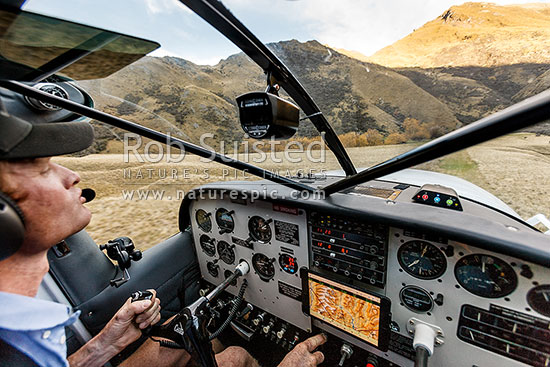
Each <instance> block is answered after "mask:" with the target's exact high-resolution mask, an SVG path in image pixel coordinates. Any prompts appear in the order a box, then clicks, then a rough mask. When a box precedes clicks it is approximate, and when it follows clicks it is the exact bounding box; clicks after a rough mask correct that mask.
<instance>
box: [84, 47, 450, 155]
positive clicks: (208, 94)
mask: <svg viewBox="0 0 550 367" xmlns="http://www.w3.org/2000/svg"><path fill="white" fill-rule="evenodd" d="M270 47H271V48H272V49H273V50H274V51H275V53H276V54H277V55H279V56H280V57H281V59H282V60H283V61H284V62H285V63H286V64H287V65H289V66H290V68H291V70H292V71H293V72H294V73H295V75H297V76H298V78H299V80H300V81H301V82H302V83H303V84H304V85H305V86H306V89H308V91H310V93H311V94H312V96H313V98H314V99H315V101H316V102H317V103H318V105H319V106H320V108H321V110H322V111H323V113H324V114H325V115H326V116H327V119H328V120H329V122H330V123H331V124H332V125H333V126H334V128H335V130H336V131H337V132H338V133H339V134H341V133H347V132H358V133H363V132H365V131H366V130H368V129H370V128H374V129H377V130H379V131H380V132H382V133H383V134H385V135H387V134H389V133H391V132H395V131H399V130H400V128H401V123H402V122H403V120H404V119H405V118H407V117H411V118H415V119H417V120H419V121H422V122H436V121H438V122H441V124H443V125H446V126H449V127H452V128H454V127H456V126H457V124H459V122H458V120H457V119H456V117H455V115H454V113H453V112H452V111H451V109H449V108H448V107H447V106H446V105H445V104H444V103H442V102H441V101H439V100H438V99H437V98H436V97H434V96H433V95H431V94H430V93H428V92H426V91H424V90H423V89H421V88H420V87H419V86H417V85H416V84H415V83H413V82H412V81H411V80H410V79H408V78H407V77H405V76H403V75H401V74H399V73H397V72H395V71H393V70H391V69H388V68H385V67H382V66H379V65H374V64H368V63H363V62H361V61H358V60H356V59H353V58H350V57H347V56H345V55H342V54H340V53H338V52H335V51H331V50H330V49H329V48H327V47H325V46H323V45H321V44H320V43H318V42H316V41H310V42H306V43H300V42H298V41H294V40H293V41H287V42H279V43H276V44H272V45H270ZM81 84H82V85H83V86H84V87H85V88H86V89H87V90H88V91H90V93H91V94H92V95H93V96H94V100H95V102H96V105H97V106H98V107H101V108H103V109H104V110H106V111H107V112H110V113H113V114H115V115H118V116H121V117H123V118H126V119H129V120H132V121H136V122H140V123H143V124H145V125H146V126H149V127H152V128H155V129H159V130H161V131H164V132H170V133H172V134H175V135H176V136H180V137H183V138H185V139H187V140H189V141H191V142H194V143H199V142H200V135H201V134H203V133H205V132H210V133H213V134H216V135H217V138H218V139H217V140H220V139H223V140H226V141H235V140H241V139H242V137H243V132H242V130H241V129H240V127H239V124H238V115H237V108H236V105H235V102H234V101H235V98H236V97H237V96H238V95H240V94H242V93H246V92H249V91H257V90H264V89H265V76H264V75H263V72H262V70H261V69H260V68H259V67H258V66H257V65H255V64H254V63H252V61H251V60H250V59H249V58H248V57H247V56H246V55H244V54H242V53H240V54H236V55H233V56H230V57H229V58H227V59H226V60H223V61H221V62H220V63H219V64H217V65H215V66H213V67H211V66H199V65H195V64H193V63H191V62H188V61H185V60H182V59H178V58H174V57H163V58H153V57H146V58H144V59H142V60H140V61H138V62H137V63H135V64H133V65H131V66H129V67H127V68H125V69H123V70H121V71H120V72H118V73H115V74H113V75H112V76H110V77H109V78H106V79H104V80H101V81H91V82H85V83H81ZM100 130H101V132H102V135H108V134H109V131H106V130H105V129H102V128H100ZM111 133H113V138H114V139H117V136H116V135H114V134H115V133H116V131H115V132H112V131H111ZM299 135H302V136H311V135H317V133H316V132H314V129H313V126H312V125H311V124H310V123H309V122H304V123H303V124H302V126H301V128H300V130H299ZM213 140H214V139H212V141H211V143H214V141H213ZM102 146H104V147H105V146H106V145H105V144H103V145H102Z"/></svg>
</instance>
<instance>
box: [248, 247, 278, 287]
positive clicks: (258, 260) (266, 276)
mask: <svg viewBox="0 0 550 367" xmlns="http://www.w3.org/2000/svg"><path fill="white" fill-rule="evenodd" d="M274 261H275V259H272V258H269V257H267V256H265V255H264V254H255V255H254V256H252V266H253V267H254V270H255V271H256V273H257V274H258V275H259V277H260V279H262V280H264V281H266V282H267V281H269V280H270V279H271V278H273V276H274V275H275V267H274V266H273V262H274Z"/></svg>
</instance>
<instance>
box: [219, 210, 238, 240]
mask: <svg viewBox="0 0 550 367" xmlns="http://www.w3.org/2000/svg"><path fill="white" fill-rule="evenodd" d="M233 213H234V211H233V210H231V211H229V210H227V209H224V208H220V209H218V210H216V223H217V224H218V227H220V234H224V233H229V232H233V229H234V228H235V221H234V220H233Z"/></svg>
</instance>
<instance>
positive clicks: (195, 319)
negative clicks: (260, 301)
mask: <svg viewBox="0 0 550 367" xmlns="http://www.w3.org/2000/svg"><path fill="white" fill-rule="evenodd" d="M249 272H250V266H249V265H248V263H247V262H246V261H241V262H240V263H239V265H237V266H236V268H235V271H234V272H233V274H231V276H229V277H228V278H227V279H225V280H224V281H223V282H222V283H221V284H220V285H218V286H217V287H216V288H214V289H213V290H212V291H210V292H209V293H208V294H206V295H204V296H201V297H200V298H199V299H197V300H196V301H195V302H193V303H192V304H190V305H189V306H187V307H185V308H184V309H183V310H181V311H180V312H179V313H178V314H177V315H176V316H174V317H173V318H172V319H171V320H170V322H169V323H167V324H164V325H160V326H158V325H155V326H153V327H152V328H151V331H150V332H149V336H150V337H151V338H152V339H153V340H155V341H159V342H160V343H161V345H163V346H166V347H171V348H181V349H185V350H187V351H188V352H191V351H192V349H194V350H195V351H196V352H197V354H198V355H199V358H200V363H201V366H203V367H217V364H216V359H215V358H214V352H213V351H212V345H211V342H210V335H209V332H208V330H207V328H206V327H207V325H208V322H209V320H210V317H211V316H210V315H211V313H210V312H209V308H210V303H211V302H212V301H214V300H215V299H216V298H217V297H218V296H219V295H220V294H221V293H222V292H223V291H224V290H225V289H226V288H227V287H228V286H229V285H230V284H231V283H232V282H233V281H235V280H236V279H237V278H239V277H240V276H243V275H246V274H248V273H249ZM246 285H247V282H246V279H245V280H244V281H243V285H242V287H241V291H240V292H239V296H238V297H240V299H239V300H237V304H240V301H242V297H243V295H244V290H245V288H246ZM224 324H229V322H226V323H224ZM154 337H160V338H166V339H169V340H170V341H171V342H166V341H160V340H156V339H155V338H154Z"/></svg>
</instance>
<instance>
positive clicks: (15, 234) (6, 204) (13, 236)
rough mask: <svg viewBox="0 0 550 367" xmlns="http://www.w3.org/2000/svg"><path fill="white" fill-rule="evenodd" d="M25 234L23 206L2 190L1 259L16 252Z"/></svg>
mask: <svg viewBox="0 0 550 367" xmlns="http://www.w3.org/2000/svg"><path fill="white" fill-rule="evenodd" d="M24 236H25V218H24V216H23V212H22V211H21V208H19V207H18V206H17V204H16V203H15V201H13V200H12V199H11V198H10V197H9V196H8V195H7V194H5V193H4V192H2V191H0V260H4V259H5V258H7V257H10V256H11V255H13V254H15V253H16V252H17V250H19V248H20V247H21V244H22V243H23V237H24Z"/></svg>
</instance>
